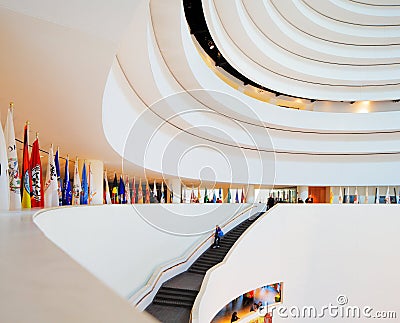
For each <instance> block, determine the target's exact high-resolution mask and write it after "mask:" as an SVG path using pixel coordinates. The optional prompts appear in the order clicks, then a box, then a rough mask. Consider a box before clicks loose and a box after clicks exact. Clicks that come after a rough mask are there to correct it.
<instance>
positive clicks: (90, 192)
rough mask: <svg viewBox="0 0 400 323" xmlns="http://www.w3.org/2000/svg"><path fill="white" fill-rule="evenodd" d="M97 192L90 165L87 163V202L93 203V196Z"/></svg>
mask: <svg viewBox="0 0 400 323" xmlns="http://www.w3.org/2000/svg"><path fill="white" fill-rule="evenodd" d="M96 194H97V191H96V187H95V186H94V182H93V172H92V166H91V165H90V164H89V204H94V202H93V198H94V196H95V195H96Z"/></svg>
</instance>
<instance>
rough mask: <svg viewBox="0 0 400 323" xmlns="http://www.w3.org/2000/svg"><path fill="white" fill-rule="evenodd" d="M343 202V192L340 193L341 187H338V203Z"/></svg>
mask: <svg viewBox="0 0 400 323" xmlns="http://www.w3.org/2000/svg"><path fill="white" fill-rule="evenodd" d="M342 203H343V193H342V187H341V186H340V187H339V204H342Z"/></svg>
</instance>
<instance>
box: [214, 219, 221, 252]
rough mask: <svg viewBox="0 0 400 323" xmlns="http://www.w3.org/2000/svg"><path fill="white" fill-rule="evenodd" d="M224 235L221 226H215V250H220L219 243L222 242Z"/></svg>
mask: <svg viewBox="0 0 400 323" xmlns="http://www.w3.org/2000/svg"><path fill="white" fill-rule="evenodd" d="M222 235H223V233H222V230H221V228H220V227H219V225H216V226H215V233H214V245H213V248H219V243H220V241H221V237H222Z"/></svg>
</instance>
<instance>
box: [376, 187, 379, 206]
mask: <svg viewBox="0 0 400 323" xmlns="http://www.w3.org/2000/svg"><path fill="white" fill-rule="evenodd" d="M375 204H379V187H377V188H376V199H375Z"/></svg>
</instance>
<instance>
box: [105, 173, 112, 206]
mask: <svg viewBox="0 0 400 323" xmlns="http://www.w3.org/2000/svg"><path fill="white" fill-rule="evenodd" d="M104 180H105V182H106V188H105V192H106V198H105V201H106V204H111V196H110V187H109V185H108V178H107V171H106V170H105V171H104Z"/></svg>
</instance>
